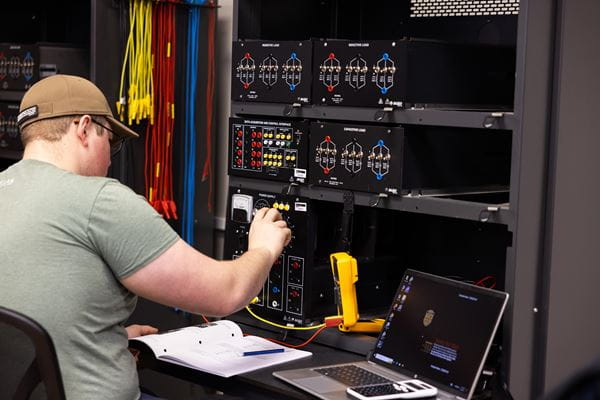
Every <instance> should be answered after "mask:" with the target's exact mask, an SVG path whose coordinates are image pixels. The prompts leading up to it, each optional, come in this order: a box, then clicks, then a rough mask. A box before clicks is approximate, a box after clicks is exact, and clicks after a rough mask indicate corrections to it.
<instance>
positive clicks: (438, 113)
mask: <svg viewBox="0 0 600 400" xmlns="http://www.w3.org/2000/svg"><path fill="white" fill-rule="evenodd" d="M231 112H232V114H249V115H261V116H263V117H264V116H273V117H287V118H290V117H296V118H312V119H319V120H346V121H357V122H363V123H369V122H370V123H390V124H412V125H435V126H452V127H463V128H488V129H492V130H513V129H515V127H516V126H517V120H516V119H515V115H514V114H513V112H512V111H502V110H473V111H468V110H454V109H441V108H440V109H437V108H436V109H433V108H423V109H392V110H389V111H384V109H378V108H364V107H340V106H317V105H307V106H299V107H295V106H293V105H290V104H280V103H252V102H239V101H232V102H231Z"/></svg>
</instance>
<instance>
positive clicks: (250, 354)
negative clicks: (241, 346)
mask: <svg viewBox="0 0 600 400" xmlns="http://www.w3.org/2000/svg"><path fill="white" fill-rule="evenodd" d="M284 351H285V349H269V350H256V351H244V352H243V353H242V356H244V357H246V356H259V355H261V354H273V353H283V352H284Z"/></svg>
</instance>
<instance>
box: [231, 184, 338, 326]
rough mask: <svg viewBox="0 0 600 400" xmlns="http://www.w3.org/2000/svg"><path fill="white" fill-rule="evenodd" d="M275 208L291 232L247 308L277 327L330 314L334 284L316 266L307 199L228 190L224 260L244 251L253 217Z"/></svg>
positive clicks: (327, 272)
mask: <svg viewBox="0 0 600 400" xmlns="http://www.w3.org/2000/svg"><path fill="white" fill-rule="evenodd" d="M265 207H268V208H276V209H277V210H279V212H280V213H281V214H282V216H283V219H284V220H285V221H286V222H287V224H288V226H289V228H290V229H291V230H292V240H291V242H290V243H289V244H288V245H287V246H286V247H285V248H284V250H283V252H282V254H281V255H280V256H279V258H278V259H277V261H276V262H275V264H273V267H272V268H271V270H270V272H269V277H268V279H267V281H266V282H265V284H264V287H263V290H262V291H261V292H260V294H259V296H258V298H259V301H258V303H256V304H253V305H252V306H251V307H252V309H253V310H254V311H256V313H257V314H259V315H260V316H262V317H266V318H269V319H272V320H274V321H279V322H282V321H284V322H291V323H295V324H306V323H308V322H310V321H312V320H320V319H322V317H323V316H325V315H327V314H328V313H331V312H333V311H334V308H335V307H334V304H333V294H332V291H333V280H332V276H331V270H330V267H329V266H328V265H324V266H320V267H316V266H315V265H314V260H313V253H314V247H315V243H314V241H315V234H314V231H315V221H314V218H315V217H314V214H313V213H312V204H311V202H310V200H309V199H307V198H303V197H298V196H291V195H282V194H276V193H267V192H259V191H255V190H249V189H241V188H230V191H229V207H228V209H227V222H226V224H225V246H224V258H225V259H235V258H238V257H240V256H242V254H244V252H246V250H247V249H248V232H249V229H250V224H251V222H252V219H253V216H254V213H255V212H256V210H259V209H261V208H265Z"/></svg>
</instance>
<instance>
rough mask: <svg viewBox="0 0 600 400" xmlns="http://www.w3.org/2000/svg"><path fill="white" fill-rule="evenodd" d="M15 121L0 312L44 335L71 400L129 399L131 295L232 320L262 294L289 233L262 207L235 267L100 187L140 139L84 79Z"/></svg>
mask: <svg viewBox="0 0 600 400" xmlns="http://www.w3.org/2000/svg"><path fill="white" fill-rule="evenodd" d="M18 124H19V127H20V129H21V135H22V140H23V144H24V146H25V150H24V153H23V160H21V161H19V162H18V163H16V164H14V165H13V166H11V167H10V168H8V169H7V170H5V171H3V172H1V173H0V221H2V230H1V233H0V277H1V279H0V304H1V305H3V306H5V307H7V308H10V309H14V310H16V311H19V312H21V313H23V314H25V315H28V316H30V317H32V318H33V319H35V320H36V321H38V322H39V323H40V324H41V325H42V326H44V327H45V328H46V329H47V330H48V332H49V333H50V336H51V337H52V339H53V341H54V344H55V346H56V349H57V353H58V359H59V364H60V367H61V372H62V378H63V381H64V385H65V390H66V393H67V397H68V398H70V399H128V400H129V399H138V398H139V397H140V392H139V389H138V381H137V372H136V366H135V362H134V360H133V358H132V356H131V354H130V353H129V351H128V350H127V344H128V340H127V339H128V333H127V331H126V329H125V328H124V327H123V325H122V324H123V323H124V321H126V320H127V318H128V317H129V316H130V314H131V313H132V311H133V309H134V307H135V302H136V295H139V296H143V297H146V298H148V299H150V300H153V301H156V302H159V303H162V304H165V305H168V306H173V307H179V308H182V309H185V310H189V311H191V312H195V313H202V314H206V315H212V316H224V315H227V314H230V313H232V312H234V311H236V310H239V309H240V308H242V307H244V305H246V304H247V303H248V302H249V301H250V300H251V299H252V298H253V297H254V296H256V294H257V293H258V292H259V291H260V289H261V287H262V285H263V282H264V281H265V279H266V277H267V275H268V272H269V269H270V267H271V265H272V264H273V263H274V261H275V260H276V259H277V257H278V256H279V254H280V253H281V251H282V249H283V247H284V246H285V245H287V243H288V242H289V240H290V237H291V232H290V230H289V229H288V228H287V225H286V223H285V222H284V221H283V220H282V219H281V215H280V214H279V213H278V212H277V211H276V210H274V209H262V210H259V211H257V212H256V215H255V217H254V221H253V222H252V225H251V227H250V232H249V238H248V243H249V245H248V251H247V252H246V253H245V254H244V255H243V256H242V257H240V258H238V259H236V260H234V261H217V260H214V259H212V258H210V257H207V256H206V255H203V254H202V253H200V252H198V251H196V250H195V249H194V248H192V247H190V246H189V245H187V244H186V243H185V242H184V241H182V240H181V238H180V237H179V236H178V235H177V234H176V233H175V232H174V231H173V230H172V229H171V228H170V227H169V225H168V224H167V223H166V222H165V221H164V220H163V219H162V218H161V217H160V215H158V214H157V213H156V212H155V211H154V209H153V208H152V207H150V206H149V204H148V203H147V202H146V201H145V199H144V198H143V197H141V196H138V195H136V194H135V193H134V192H132V191H131V190H130V189H129V188H127V187H126V186H124V185H121V184H120V183H118V182H117V181H115V180H113V179H108V178H105V176H106V174H107V171H108V167H109V165H110V158H111V150H113V151H114V150H116V149H118V148H119V147H120V145H121V144H122V142H123V140H124V139H126V138H129V137H137V134H136V133H135V132H133V131H131V130H130V129H129V128H127V127H126V126H124V125H122V124H121V123H119V122H118V121H117V120H115V119H114V118H113V115H112V113H111V111H110V108H109V106H108V103H107V101H106V98H105V97H104V95H103V94H102V92H101V91H100V90H99V89H98V88H97V87H96V86H95V85H94V84H92V83H91V82H89V81H87V80H85V79H83V78H79V77H74V76H67V75H55V76H52V77H49V78H46V79H43V80H41V81H39V82H38V83H36V84H35V85H33V86H32V87H31V89H29V90H28V91H27V93H25V96H24V97H23V100H22V102H21V107H20V113H19V117H18ZM129 330H130V332H129V333H130V336H136V335H139V334H145V333H152V332H153V330H152V328H150V327H143V326H137V325H136V326H132V327H130V328H129Z"/></svg>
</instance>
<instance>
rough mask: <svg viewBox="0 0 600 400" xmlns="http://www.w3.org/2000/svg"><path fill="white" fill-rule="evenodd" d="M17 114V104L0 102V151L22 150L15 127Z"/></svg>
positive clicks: (17, 128)
mask: <svg viewBox="0 0 600 400" xmlns="http://www.w3.org/2000/svg"><path fill="white" fill-rule="evenodd" d="M18 114H19V103H14V102H0V149H10V150H22V149H23V144H22V143H21V135H20V133H19V126H18V125H17V115H18Z"/></svg>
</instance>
